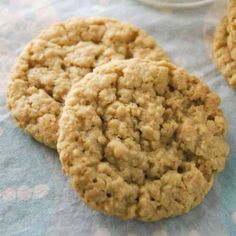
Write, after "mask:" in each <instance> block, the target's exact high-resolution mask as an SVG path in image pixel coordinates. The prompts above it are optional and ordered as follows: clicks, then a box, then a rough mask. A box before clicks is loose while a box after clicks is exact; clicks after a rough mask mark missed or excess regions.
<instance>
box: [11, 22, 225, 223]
mask: <svg viewBox="0 0 236 236" xmlns="http://www.w3.org/2000/svg"><path fill="white" fill-rule="evenodd" d="M219 105H220V99H219V97H218V96H217V94H215V93H214V92H212V91H210V89H209V88H208V86H207V85H205V84H204V83H203V82H202V81H200V80H199V79H198V78H196V77H195V76H193V75H190V74H189V73H187V72H186V71H185V70H184V69H182V68H179V67H178V66H176V65H174V64H172V63H171V62H170V61H169V59H168V57H167V55H166V54H165V52H164V51H163V50H162V49H161V48H160V47H159V46H158V45H157V44H156V42H155V40H154V39H153V38H152V37H150V36H149V35H148V34H147V33H145V32H144V31H142V30H141V29H138V28H137V27H135V26H132V25H129V24H126V23H122V22H119V21H117V20H114V19H108V18H88V19H72V20H69V21H67V22H64V23H60V24H57V25H54V26H52V27H50V28H49V29H47V30H45V31H43V32H42V33H41V34H40V35H39V36H38V37H37V38H35V39H33V40H32V41H31V42H30V43H29V44H28V45H27V47H26V48H25V49H24V50H23V52H22V53H21V55H20V57H19V59H18V61H17V63H16V65H15V67H14V69H13V72H12V78H11V83H10V85H9V89H8V106H9V109H10V111H11V112H12V115H13V117H14V119H15V121H16V123H17V125H18V126H19V127H21V128H23V129H24V130H25V132H26V133H28V134H30V135H32V136H33V137H34V138H35V139H36V140H38V141H39V142H41V143H44V144H45V145H47V146H49V147H52V148H57V150H58V152H59V155H60V161H61V164H62V169H63V171H64V173H65V174H67V175H68V176H70V178H71V183H72V186H73V189H74V190H75V191H76V192H77V193H78V195H79V196H80V198H81V200H83V201H84V202H85V203H87V204H88V205H89V206H90V207H92V208H94V209H96V210H98V211H100V212H103V213H105V214H109V215H115V216H118V217H121V218H123V219H133V218H136V219H139V220H143V221H156V220H160V219H162V218H168V217H172V216H176V215H180V214H184V213H186V212H188V211H189V210H191V209H192V208H193V207H195V206H197V205H198V204H200V203H201V202H202V200H203V199H204V197H205V196H206V194H207V193H208V191H209V190H210V188H211V186H212V183H213V180H214V176H215V175H216V174H217V173H218V172H220V171H221V170H223V168H224V166H225V161H226V157H227V155H228V152H229V147H228V144H227V143H226V141H225V134H226V132H227V122H226V120H225V117H224V114H223V112H222V110H221V109H220V108H219Z"/></svg>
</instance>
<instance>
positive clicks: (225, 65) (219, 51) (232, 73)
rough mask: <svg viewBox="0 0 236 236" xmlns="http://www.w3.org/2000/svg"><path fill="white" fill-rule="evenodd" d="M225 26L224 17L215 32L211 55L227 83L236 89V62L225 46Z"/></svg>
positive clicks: (226, 19) (226, 34)
mask: <svg viewBox="0 0 236 236" xmlns="http://www.w3.org/2000/svg"><path fill="white" fill-rule="evenodd" d="M227 26H228V18H227V17H224V18H223V19H222V21H221V23H220V25H219V26H218V27H217V28H216V31H215V35H214V41H213V55H214V59H215V62H216V64H217V66H218V68H219V70H220V71H221V72H222V74H223V75H224V76H225V78H226V80H227V81H228V83H229V84H230V85H231V86H233V87H234V88H235V89H236V61H235V60H234V59H233V58H232V56H231V51H230V48H229V46H228V44H227V42H228V41H229V40H228V36H229V33H228V31H227Z"/></svg>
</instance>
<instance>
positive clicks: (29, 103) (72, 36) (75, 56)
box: [8, 18, 166, 147]
mask: <svg viewBox="0 0 236 236" xmlns="http://www.w3.org/2000/svg"><path fill="white" fill-rule="evenodd" d="M133 57H137V58H148V59H152V60H160V59H165V58H166V55H165V53H164V52H163V51H162V50H161V49H160V48H159V46H157V45H156V43H155V41H154V40H153V38H151V37H150V36H148V35H147V34H146V33H145V32H144V31H142V30H140V29H138V28H136V27H134V26H132V25H129V24H126V23H122V22H119V21H116V20H113V19H108V18H89V19H84V20H83V19H72V20H69V21H67V22H65V23H60V24H56V25H53V26H52V27H50V28H49V29H47V30H45V31H43V32H42V33H41V34H40V35H39V36H38V37H37V38H35V39H33V40H32V41H31V42H30V43H29V44H28V46H27V47H26V48H25V49H24V50H23V52H22V53H21V55H20V57H19V60H18V61H17V63H16V66H15V67H14V69H13V72H12V81H11V84H10V86H9V90H8V106H9V109H10V110H11V112H12V114H13V117H14V118H15V120H16V122H17V124H18V126H19V127H21V128H24V129H25V131H26V132H28V133H30V134H31V135H32V136H33V137H34V138H36V139H37V140H38V141H40V142H43V143H45V144H46V145H48V146H51V147H56V142H57V130H58V123H57V121H58V117H59V115H60V112H61V107H62V105H63V103H64V99H65V96H66V94H67V93H68V91H69V89H70V86H71V85H72V84H73V83H75V82H76V81H78V80H80V79H81V78H82V77H83V76H84V75H85V74H87V73H88V72H90V71H92V70H93V68H95V67H96V66H98V65H101V64H104V63H106V62H108V61H110V60H114V59H127V58H133Z"/></svg>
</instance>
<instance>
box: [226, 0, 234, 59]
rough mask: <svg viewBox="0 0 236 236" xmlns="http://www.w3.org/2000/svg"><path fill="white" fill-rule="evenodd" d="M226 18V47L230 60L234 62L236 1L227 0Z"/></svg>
mask: <svg viewBox="0 0 236 236" xmlns="http://www.w3.org/2000/svg"><path fill="white" fill-rule="evenodd" d="M227 18H228V24H227V32H228V38H227V45H228V47H229V50H230V54H231V57H232V59H233V60H234V61H236V0H229V4H228V15H227Z"/></svg>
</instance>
